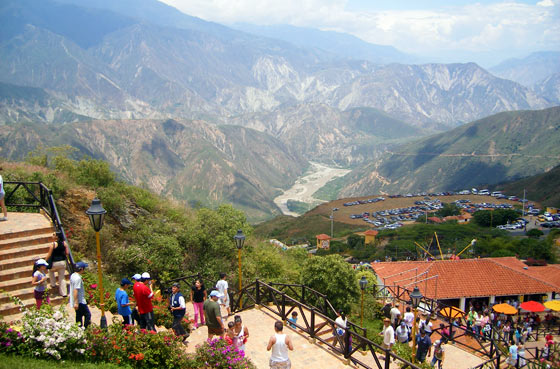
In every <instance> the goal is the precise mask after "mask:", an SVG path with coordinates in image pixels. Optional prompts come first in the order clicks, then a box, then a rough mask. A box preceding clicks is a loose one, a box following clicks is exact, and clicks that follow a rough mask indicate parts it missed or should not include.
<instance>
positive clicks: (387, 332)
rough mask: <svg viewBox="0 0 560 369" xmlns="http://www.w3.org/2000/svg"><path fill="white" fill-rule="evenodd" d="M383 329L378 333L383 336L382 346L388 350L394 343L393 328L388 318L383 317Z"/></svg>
mask: <svg viewBox="0 0 560 369" xmlns="http://www.w3.org/2000/svg"><path fill="white" fill-rule="evenodd" d="M383 327H384V328H383V331H382V332H381V333H380V335H381V336H383V347H384V348H385V349H387V350H390V349H391V347H393V345H394V344H395V330H394V329H393V327H392V326H391V320H390V319H389V318H385V319H383Z"/></svg>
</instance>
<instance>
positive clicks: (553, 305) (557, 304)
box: [544, 300, 560, 311]
mask: <svg viewBox="0 0 560 369" xmlns="http://www.w3.org/2000/svg"><path fill="white" fill-rule="evenodd" d="M544 306H546V307H547V308H548V309H550V310H554V311H560V300H550V301H547V302H545V303H544Z"/></svg>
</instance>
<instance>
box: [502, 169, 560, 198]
mask: <svg viewBox="0 0 560 369" xmlns="http://www.w3.org/2000/svg"><path fill="white" fill-rule="evenodd" d="M496 189H498V190H501V191H504V192H505V193H507V194H511V195H515V196H518V197H519V198H522V197H523V190H526V196H527V198H529V199H531V200H532V201H536V202H538V203H540V204H542V205H543V206H554V207H560V191H559V189H560V165H559V166H556V167H554V168H553V169H552V170H550V171H548V172H546V173H542V174H537V175H535V176H531V177H527V178H523V179H520V180H518V181H514V182H509V183H503V184H499V185H497V186H496Z"/></svg>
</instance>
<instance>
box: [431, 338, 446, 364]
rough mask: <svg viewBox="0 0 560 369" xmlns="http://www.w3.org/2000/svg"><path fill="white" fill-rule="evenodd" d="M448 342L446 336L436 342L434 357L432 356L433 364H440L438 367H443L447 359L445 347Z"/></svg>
mask: <svg viewBox="0 0 560 369" xmlns="http://www.w3.org/2000/svg"><path fill="white" fill-rule="evenodd" d="M446 343H447V340H446V339H445V338H442V339H440V340H437V341H436V342H434V357H433V358H432V363H431V365H432V366H435V365H436V363H437V364H438V369H442V368H443V361H444V360H445V347H444V345H445V344H446Z"/></svg>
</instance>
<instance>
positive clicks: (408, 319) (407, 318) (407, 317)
mask: <svg viewBox="0 0 560 369" xmlns="http://www.w3.org/2000/svg"><path fill="white" fill-rule="evenodd" d="M403 321H404V322H405V323H406V326H407V327H408V331H409V332H412V324H413V322H414V313H413V312H412V309H411V308H410V306H407V307H406V313H404V318H403Z"/></svg>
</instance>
